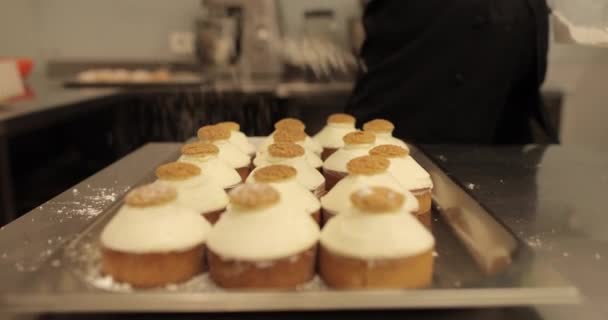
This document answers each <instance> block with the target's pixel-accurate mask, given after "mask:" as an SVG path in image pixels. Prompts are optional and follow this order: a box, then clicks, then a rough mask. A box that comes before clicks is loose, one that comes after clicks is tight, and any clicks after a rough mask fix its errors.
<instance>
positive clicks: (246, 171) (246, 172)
mask: <svg viewBox="0 0 608 320" xmlns="http://www.w3.org/2000/svg"><path fill="white" fill-rule="evenodd" d="M236 172H238V173H239V175H240V176H241V182H245V180H247V177H248V176H249V173H251V167H250V166H247V167H242V168H236Z"/></svg>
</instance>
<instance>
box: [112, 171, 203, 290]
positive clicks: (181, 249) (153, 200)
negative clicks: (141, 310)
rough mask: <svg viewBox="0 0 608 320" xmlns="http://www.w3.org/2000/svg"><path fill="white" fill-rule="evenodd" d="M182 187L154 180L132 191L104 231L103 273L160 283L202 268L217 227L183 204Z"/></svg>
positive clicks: (120, 278) (143, 282)
mask: <svg viewBox="0 0 608 320" xmlns="http://www.w3.org/2000/svg"><path fill="white" fill-rule="evenodd" d="M176 199H177V191H176V189H175V188H173V187H172V186H169V185H167V184H163V183H153V184H149V185H145V186H142V187H138V188H135V189H133V190H132V191H131V192H129V193H128V194H127V196H126V198H125V204H124V205H123V206H122V207H121V208H120V209H119V210H118V212H117V213H116V215H115V216H114V217H113V218H112V220H110V222H109V223H108V224H107V225H106V226H105V228H104V229H103V231H102V232H101V237H100V243H101V252H102V271H103V272H104V273H105V274H108V275H110V276H112V277H113V278H114V279H115V280H117V281H120V282H127V283H129V284H131V285H132V286H134V287H157V286H162V285H166V284H169V283H178V282H182V281H186V280H188V279H190V278H191V277H192V276H194V275H196V274H197V273H199V272H201V271H202V266H203V258H204V251H203V250H204V244H205V241H206V239H207V235H208V233H209V231H210V229H211V225H210V224H209V222H207V220H205V219H204V218H203V217H201V215H200V213H199V212H196V211H194V210H192V209H189V208H186V207H184V206H180V205H179V204H178V203H177V202H176V201H175V200H176Z"/></svg>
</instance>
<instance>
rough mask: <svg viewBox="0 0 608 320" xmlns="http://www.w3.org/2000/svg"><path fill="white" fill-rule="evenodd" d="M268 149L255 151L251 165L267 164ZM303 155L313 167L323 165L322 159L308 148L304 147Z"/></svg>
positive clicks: (316, 167)
mask: <svg viewBox="0 0 608 320" xmlns="http://www.w3.org/2000/svg"><path fill="white" fill-rule="evenodd" d="M269 156H270V155H269V154H268V149H264V150H260V151H258V152H257V154H256V156H255V158H254V159H253V165H254V166H256V167H261V166H266V165H268V164H269V162H268V159H267V158H268V157H269ZM304 156H305V157H306V161H308V163H309V164H310V165H311V166H312V167H313V168H315V169H318V168H321V166H323V160H321V158H320V157H319V156H318V155H317V154H315V153H312V152H311V151H310V150H308V149H304Z"/></svg>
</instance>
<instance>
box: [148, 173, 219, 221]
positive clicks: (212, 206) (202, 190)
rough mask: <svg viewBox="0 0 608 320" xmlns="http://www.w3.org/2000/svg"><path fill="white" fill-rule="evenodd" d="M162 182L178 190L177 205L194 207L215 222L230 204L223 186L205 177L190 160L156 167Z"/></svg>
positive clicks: (157, 175) (193, 208) (157, 174)
mask: <svg viewBox="0 0 608 320" xmlns="http://www.w3.org/2000/svg"><path fill="white" fill-rule="evenodd" d="M156 177H157V178H158V181H159V182H160V183H164V184H168V185H170V186H172V187H174V188H175V189H176V190H177V199H176V200H175V202H176V203H177V205H179V206H182V207H185V208H189V209H192V210H194V211H196V212H199V213H200V214H202V215H203V217H205V218H206V219H207V220H208V221H209V222H210V223H215V222H216V221H217V220H218V219H219V217H220V215H221V214H222V212H224V211H225V210H226V206H227V205H228V195H227V194H226V191H224V189H222V187H220V186H218V185H217V184H214V183H213V182H212V181H209V180H206V179H204V177H203V175H202V174H201V169H200V168H199V167H197V166H196V165H194V164H191V163H188V162H170V163H167V164H163V165H161V166H159V167H158V168H156Z"/></svg>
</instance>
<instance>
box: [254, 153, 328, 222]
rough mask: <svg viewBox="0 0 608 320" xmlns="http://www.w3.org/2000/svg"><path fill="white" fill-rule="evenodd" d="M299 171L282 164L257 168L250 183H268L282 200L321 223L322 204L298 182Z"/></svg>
mask: <svg viewBox="0 0 608 320" xmlns="http://www.w3.org/2000/svg"><path fill="white" fill-rule="evenodd" d="M297 174H298V171H297V170H296V169H295V168H294V167H292V166H287V165H282V164H275V165H269V166H266V167H260V168H256V169H255V170H253V172H251V174H250V175H249V178H247V182H248V183H267V184H269V185H270V186H272V187H273V188H275V189H276V190H277V191H278V192H279V194H280V195H281V199H282V200H283V201H284V202H286V203H289V204H290V206H293V207H294V208H296V209H303V211H304V212H305V213H306V214H308V215H310V216H311V217H312V218H313V219H314V220H315V221H316V222H317V223H321V203H320V202H319V199H318V198H317V197H315V196H314V195H313V194H312V192H310V191H309V190H308V189H306V188H305V187H304V186H303V185H302V184H300V183H299V182H298V180H297Z"/></svg>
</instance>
